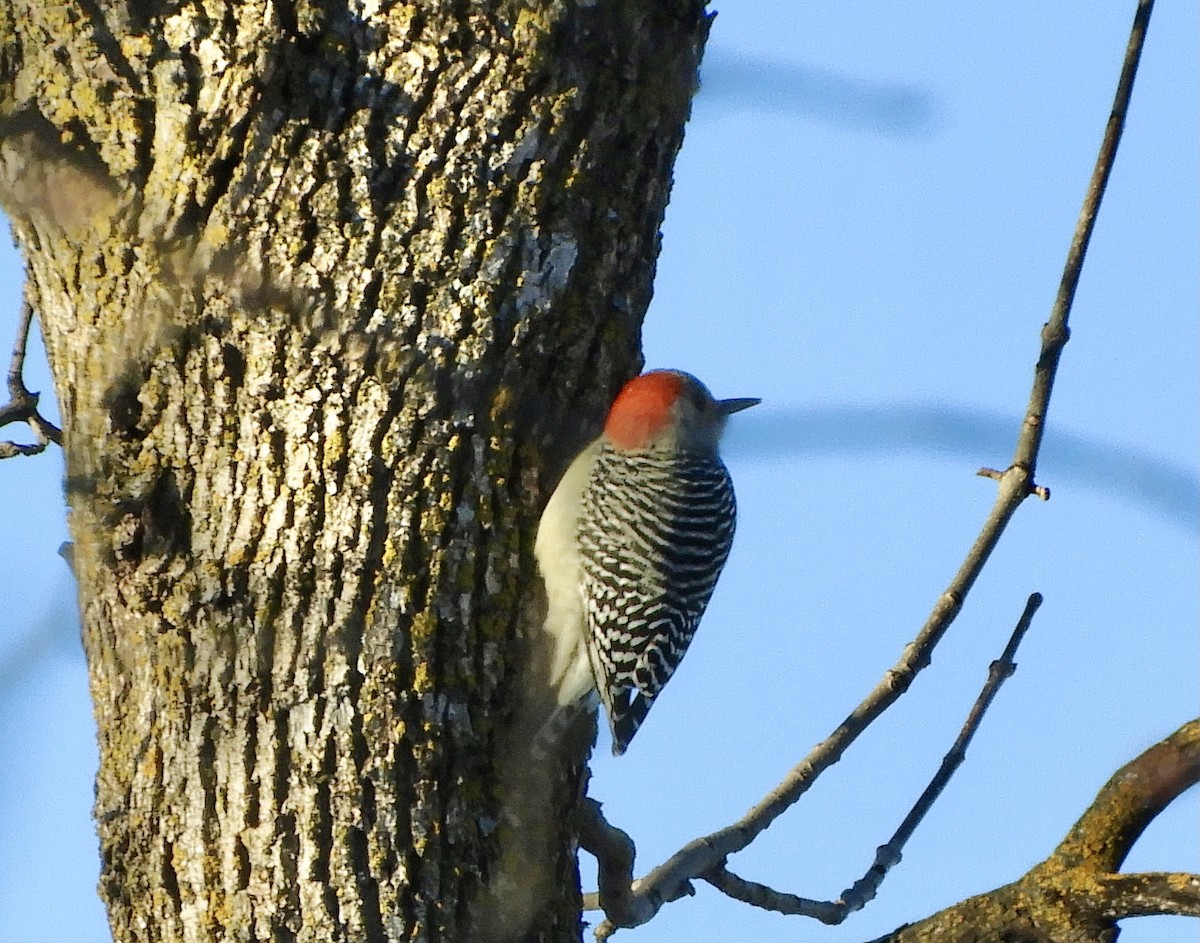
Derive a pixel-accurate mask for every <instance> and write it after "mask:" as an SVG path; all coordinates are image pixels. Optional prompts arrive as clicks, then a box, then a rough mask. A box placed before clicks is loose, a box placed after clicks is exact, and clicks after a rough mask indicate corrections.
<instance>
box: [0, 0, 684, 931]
mask: <svg viewBox="0 0 1200 943" xmlns="http://www.w3.org/2000/svg"><path fill="white" fill-rule="evenodd" d="M706 31H707V20H706V18H705V15H704V12H703V7H702V4H701V3H699V2H693V0H674V2H663V0H611V2H605V3H600V4H593V5H586V4H576V3H567V2H522V3H515V2H485V0H478V2H470V0H461V2H457V3H449V2H443V3H436V2H424V3H410V4H394V3H389V2H386V0H385V2H361V3H352V4H349V5H343V4H338V3H332V2H318V0H314V2H301V3H290V2H287V0H283V2H276V3H270V2H262V3H260V2H247V3H232V2H227V0H205V2H203V3H201V2H188V0H185V2H183V3H178V2H171V3H165V2H153V0H146V2H137V3H134V2H126V3H106V4H90V3H80V2H67V3H63V4H53V5H51V4H44V3H43V2H42V0H5V2H3V3H0V200H2V202H3V205H4V208H5V210H6V211H7V212H8V214H9V216H10V219H11V221H12V225H13V229H14V232H15V233H16V235H17V238H18V240H19V241H20V244H21V247H22V249H23V250H24V253H25V258H26V261H27V267H28V286H27V296H28V298H29V300H30V302H31V303H32V305H33V306H34V308H35V310H36V311H37V312H38V314H39V315H40V317H41V321H42V325H43V331H44V335H45V341H46V346H47V349H48V351H49V354H50V360H51V365H52V368H53V371H54V375H55V382H56V389H57V393H58V397H59V401H60V404H61V408H62V414H63V421H64V445H65V449H66V455H67V467H68V482H67V487H68V493H69V499H70V506H71V528H72V534H73V537H74V541H75V550H74V565H75V569H76V574H77V576H78V580H79V601H80V608H81V612H82V617H83V633H84V642H85V647H86V651H87V658H88V664H89V669H90V675H91V687H92V694H93V697H94V701H95V710H96V718H97V723H98V726H99V737H100V771H99V775H98V778H97V795H96V817H97V821H98V823H99V834H100V844H101V856H102V876H101V893H102V895H103V897H104V900H105V902H106V904H107V907H108V911H109V915H110V922H111V926H112V930H113V935H114V938H115V939H116V940H118V941H121V943H126V941H142V940H147V941H149V940H156V941H157V940H163V941H175V940H187V941H199V940H225V939H230V940H232V939H237V940H293V939H296V940H320V941H333V940H354V941H377V940H379V941H381V940H389V941H390V940H435V939H444V940H464V941H465V940H472V941H487V940H497V941H499V940H517V939H530V940H533V939H544V940H573V939H578V938H579V935H580V924H579V889H578V876H577V873H576V865H575V857H574V846H573V834H574V827H573V825H572V813H573V810H574V809H575V806H576V804H577V801H578V793H579V778H580V770H581V769H582V765H581V763H579V762H574V763H572V764H571V765H570V766H568V767H563V768H560V767H557V766H556V767H553V768H549V769H538V768H537V767H536V765H535V764H533V765H531V761H530V758H529V756H528V755H527V753H526V751H525V750H524V748H523V745H524V743H525V729H526V728H527V727H528V726H529V725H530V724H531V723H532V722H533V720H534V719H536V717H535V716H534V717H533V719H531V716H533V715H536V713H537V710H538V709H539V708H537V707H536V706H535V707H529V706H528V705H530V704H533V705H537V704H538V702H539V700H540V697H539V696H540V695H543V694H544V692H543V691H542V690H541V689H540V687H539V676H538V674H537V672H536V671H530V670H527V668H528V665H530V664H531V663H533V661H534V660H535V656H536V655H537V654H538V646H537V645H536V644H534V643H536V639H537V633H536V628H535V627H536V624H537V621H538V614H537V609H538V605H539V604H540V603H539V602H538V594H539V592H540V590H539V588H538V587H539V586H540V582H539V581H538V579H537V578H536V576H535V568H534V566H533V562H532V553H531V548H532V538H533V533H534V527H535V524H536V521H537V514H538V509H539V507H540V505H541V501H542V500H543V499H544V497H545V496H546V495H547V494H548V491H549V488H551V487H552V486H553V484H554V482H555V480H556V478H557V475H558V474H559V472H560V471H561V469H562V468H563V467H565V463H566V461H567V460H568V459H569V457H570V453H571V452H572V451H573V449H574V448H575V447H576V446H577V445H578V444H579V443H580V442H581V441H582V440H583V439H585V438H587V437H588V436H589V435H591V434H593V433H594V430H595V427H596V423H597V422H598V420H599V417H600V415H601V412H602V410H603V408H604V407H605V405H606V404H607V402H608V400H609V399H610V397H611V394H612V393H613V391H614V390H615V389H616V388H617V386H618V385H619V383H620V382H621V381H622V380H623V379H625V378H626V377H627V376H629V375H630V374H631V373H633V372H635V368H636V367H637V361H638V340H639V328H640V322H641V318H642V315H643V313H644V311H645V308H646V305H647V303H648V301H649V298H650V293H651V282H652V277H653V270H654V260H655V257H656V254H657V252H658V239H659V237H658V227H659V224H660V222H661V219H662V215H663V210H664V207H665V204H666V200H667V194H668V190H669V186H670V171H671V164H672V161H673V159H674V156H675V153H676V151H677V149H678V147H679V144H680V141H681V137H682V128H683V123H684V120H685V118H686V115H687V110H688V103H689V100H690V96H691V93H692V91H693V86H694V80H695V73H696V68H697V65H698V61H699V57H700V52H701V49H702V46H703V42H704V38H705V35H706ZM575 759H576V760H578V759H579V758H578V757H577V758H575Z"/></svg>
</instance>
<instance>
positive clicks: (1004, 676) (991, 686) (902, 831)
mask: <svg viewBox="0 0 1200 943" xmlns="http://www.w3.org/2000/svg"><path fill="white" fill-rule="evenodd" d="M1041 604H1042V594H1041V593H1033V594H1031V595H1030V597H1029V599H1028V600H1027V601H1026V603H1025V611H1024V612H1022V613H1021V617H1020V619H1018V620H1017V626H1016V628H1015V629H1013V633H1012V636H1011V637H1010V638H1009V640H1008V644H1007V645H1006V646H1004V651H1003V652H1002V653H1001V655H1000V657H999V658H998V659H996V660H995V661H993V662H992V664H991V666H990V668H989V670H988V677H987V681H986V682H985V683H984V685H983V690H982V691H980V692H979V697H978V698H976V700H975V703H974V705H973V706H972V707H971V712H970V713H969V714H968V715H967V719H966V721H965V722H964V723H963V727H962V730H961V731H960V732H959V734H958V738H957V739H956V740H955V741H954V744H953V746H951V747H950V750H949V752H948V753H947V754H946V755H945V757H944V758H943V759H942V765H941V767H940V768H939V769H938V771H937V773H936V774H935V775H934V777H933V779H932V780H931V781H930V783H929V785H928V786H926V787H925V791H924V792H923V793H921V797H920V798H919V799H918V800H917V802H916V804H915V805H914V806H913V808H912V811H910V812H909V813H908V815H906V816H905V817H904V821H903V822H901V823H900V827H899V828H898V829H896V834H895V835H893V836H892V837H891V840H890V841H888V843H887V844H886V845H883V846H882V847H880V849H879V851H878V853H877V854H876V857H875V864H874V865H873V866H872V867H871V869H870V870H869V871H868V872H867V873H866V874H865V875H863V877H862V879H861V880H859V881H857V882H856V883H855V884H854V886H853V887H850V888H848V889H847V890H845V891H843V892H842V901H843V902H844V905H845V909H846V913H847V915H849V914H850V913H853V912H854V911H856V910H861V909H862V908H863V907H864V906H865V905H866V904H867V902H868V901H870V900H873V899H874V897H875V894H876V893H877V892H878V890H879V885H880V884H882V883H883V879H884V877H886V876H887V873H888V871H889V870H890V869H891V868H892V866H893V865H895V864H897V863H898V862H899V861H900V858H901V853H902V852H903V851H904V846H905V845H906V844H907V843H908V840H909V839H910V838H911V837H912V835H913V832H915V831H916V830H917V826H918V825H920V824H921V820H922V819H924V818H925V815H926V813H927V812H928V811H929V810H930V809H931V808H933V804H934V802H936V801H937V799H938V796H940V795H941V794H942V790H944V789H945V788H946V784H947V783H949V782H950V777H952V776H953V775H954V774H955V772H957V771H958V768H959V767H960V766H962V764H963V760H965V759H966V756H967V747H968V746H970V744H971V740H972V739H974V737H975V733H976V731H978V730H979V725H980V724H981V723H982V722H983V715H984V714H986V713H987V710H988V708H989V707H991V706H992V701H993V700H994V699H995V697H996V694H997V692H998V691H999V690H1000V686H1001V685H1002V684H1004V682H1005V681H1007V680H1008V679H1009V678H1011V677H1012V676H1013V674H1014V673H1015V672H1016V670H1017V663H1016V661H1014V658H1015V657H1016V654H1017V648H1018V647H1019V646H1020V644H1021V640H1022V639H1024V638H1025V633H1026V632H1028V631H1029V626H1030V625H1031V624H1032V622H1033V616H1034V613H1036V612H1037V611H1038V608H1039V607H1040V606H1041Z"/></svg>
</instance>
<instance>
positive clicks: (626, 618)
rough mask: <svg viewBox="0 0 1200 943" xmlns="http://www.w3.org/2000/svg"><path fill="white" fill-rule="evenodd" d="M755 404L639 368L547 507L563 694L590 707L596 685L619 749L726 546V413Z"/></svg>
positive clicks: (729, 510) (552, 616) (699, 605)
mask: <svg viewBox="0 0 1200 943" xmlns="http://www.w3.org/2000/svg"><path fill="white" fill-rule="evenodd" d="M759 402H760V400H758V399H725V400H715V399H713V397H712V394H711V393H709V391H708V388H707V387H706V386H705V385H704V384H703V383H701V382H700V381H699V380H697V379H696V378H695V377H694V376H692V375H690V374H687V373H683V372H682V371H679V370H654V371H651V372H649V373H645V374H643V375H641V376H639V377H635V378H634V379H632V380H630V381H629V382H628V383H626V384H625V386H624V387H623V388H622V389H621V391H620V393H618V394H617V398H616V400H615V401H614V402H613V404H612V408H611V409H610V410H609V413H608V418H607V420H606V421H605V424H604V432H603V434H602V435H600V436H599V438H597V439H595V440H594V441H593V442H591V443H590V444H589V445H588V446H587V447H586V448H585V449H584V450H583V451H582V452H581V453H580V454H579V455H578V457H576V459H575V460H574V461H573V462H572V463H571V465H570V467H568V469H567V471H566V474H564V475H563V478H562V481H561V482H559V485H558V487H557V488H556V489H555V491H554V494H553V495H551V497H550V501H549V503H548V504H547V505H546V509H545V511H544V512H543V513H542V518H541V522H540V523H539V525H538V533H537V540H536V544H535V548H534V553H535V556H536V557H537V561H538V568H539V570H540V571H541V574H542V579H543V580H544V582H545V585H546V597H547V616H546V630H547V631H548V632H549V633H550V634H551V635H552V637H553V638H554V644H555V657H554V664H553V667H552V683H553V684H554V685H555V686H556V687H557V696H558V704H559V706H560V709H563V710H568V711H570V709H571V708H572V707H574V709H575V710H578V709H579V708H590V707H594V706H595V703H596V695H597V694H598V695H599V700H600V701H601V702H602V703H603V704H604V707H605V710H606V712H607V714H608V722H609V726H610V728H611V730H612V739H613V747H612V749H613V755H614V756H620V755H621V754H622V753H624V752H625V749H626V747H628V746H629V741H630V740H631V739H632V738H633V735H634V734H635V733H636V732H637V729H638V727H640V726H641V724H642V721H643V720H645V718H646V713H647V712H648V711H649V710H650V705H651V704H653V703H654V699H655V698H656V697H657V696H658V694H659V692H660V691H661V690H662V688H663V685H665V684H666V683H667V680H668V679H669V678H670V677H671V674H672V673H673V672H674V671H675V668H676V667H677V666H678V665H679V661H680V659H682V658H683V654H684V652H685V651H687V647H688V645H689V644H690V642H691V641H692V636H693V635H694V634H695V632H696V627H697V625H699V623H700V617H701V616H702V615H704V609H705V607H706V606H707V605H708V600H709V599H710V598H711V596H712V593H713V588H714V587H715V586H716V584H717V577H718V576H720V574H721V568H722V567H723V566H724V565H725V560H726V558H727V557H728V556H729V548H730V545H731V544H732V543H733V531H734V521H735V517H736V504H735V501H734V496H733V483H732V482H731V481H730V479H729V472H728V471H727V470H726V469H725V465H724V464H723V463H722V461H721V457H720V455H719V454H718V450H717V447H718V443H719V442H720V439H721V433H722V432H723V431H724V429H725V421H726V420H727V419H728V417H729V416H730V415H731V414H733V413H736V412H739V411H740V410H743V409H746V408H748V407H750V406H754V405H756V404H757V403H759ZM563 710H560V711H559V712H558V714H559V715H561V714H562V712H563ZM569 716H573V713H572V714H570V715H569ZM561 722H562V719H561V717H560V718H559V721H558V723H559V724H560V725H561ZM555 723H556V720H555V719H554V718H552V719H551V721H550V723H549V724H547V727H546V728H544V729H550V728H551V727H552V726H553V725H555ZM560 732H561V726H560Z"/></svg>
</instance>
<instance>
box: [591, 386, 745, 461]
mask: <svg viewBox="0 0 1200 943" xmlns="http://www.w3.org/2000/svg"><path fill="white" fill-rule="evenodd" d="M760 402H762V401H761V400H758V399H713V397H712V394H711V393H710V392H708V387H706V386H705V385H704V384H703V383H701V382H700V381H699V380H697V379H696V378H695V377H694V376H692V375H691V374H690V373H684V372H683V371H682V370H652V371H650V372H649V373H643V374H642V375H641V376H640V377H634V378H633V379H632V380H630V381H629V382H628V383H626V384H625V385H624V386H623V387H622V388H621V392H620V393H618V394H617V398H616V400H614V402H613V404H612V408H611V409H610V410H609V411H608V419H607V420H606V421H605V423H604V437H605V439H607V440H608V442H610V443H611V444H612V446H613V448H616V449H619V450H621V451H623V452H645V451H651V450H664V451H669V450H686V451H699V452H716V450H717V443H718V442H719V441H720V439H721V433H722V432H723V431H724V430H725V420H726V419H728V418H729V416H730V415H732V414H733V413H736V412H738V411H740V410H743V409H747V408H748V407H750V406H755V405H757V404H758V403H760Z"/></svg>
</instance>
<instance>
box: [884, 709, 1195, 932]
mask: <svg viewBox="0 0 1200 943" xmlns="http://www.w3.org/2000/svg"><path fill="white" fill-rule="evenodd" d="M1197 782H1200V719H1198V720H1191V721H1188V722H1187V723H1185V724H1184V725H1183V726H1181V727H1180V728H1179V729H1178V730H1176V731H1175V732H1174V733H1173V734H1171V735H1170V736H1169V737H1167V738H1166V739H1165V740H1162V741H1160V742H1159V743H1156V744H1155V745H1154V746H1152V747H1150V748H1149V749H1148V750H1146V751H1145V752H1144V753H1142V754H1141V756H1139V757H1137V758H1136V759H1135V760H1133V761H1132V762H1130V763H1127V764H1126V765H1125V766H1123V767H1121V769H1119V770H1117V772H1116V773H1115V774H1113V776H1112V778H1111V779H1109V781H1108V782H1107V783H1106V784H1105V785H1104V786H1103V787H1102V788H1101V789H1100V791H1099V793H1098V794H1097V796H1096V798H1095V799H1094V800H1093V802H1092V804H1091V806H1089V807H1088V809H1087V811H1085V812H1084V813H1083V815H1082V816H1081V817H1080V819H1079V821H1078V822H1077V823H1076V824H1075V826H1074V827H1073V828H1072V829H1071V831H1070V832H1069V833H1068V835H1067V837H1066V838H1065V839H1064V840H1063V841H1062V842H1061V843H1060V844H1059V846H1058V847H1057V848H1056V849H1055V850H1054V852H1053V854H1051V855H1050V857H1049V858H1047V859H1046V860H1045V861H1043V862H1041V863H1040V864H1038V865H1036V866H1034V867H1033V868H1031V869H1030V870H1029V871H1028V872H1026V873H1025V874H1024V875H1023V876H1022V877H1020V878H1019V879H1018V880H1016V881H1014V882H1013V883H1011V884H1006V885H1004V886H1003V887H998V888H996V889H995V890H992V891H989V892H987V893H986V894H980V895H977V896H975V897H971V898H968V899H967V900H964V901H961V902H959V903H957V904H955V905H953V906H952V907H948V908H946V909H945V910H943V911H940V912H939V913H936V914H934V915H933V916H931V917H927V918H925V919H924V920H920V921H917V922H916V923H913V924H909V925H908V926H904V927H900V928H899V929H897V930H895V931H893V932H892V933H890V934H888V935H887V936H886V937H882V938H880V940H879V941H876V943H884V941H886V943H927V941H931V940H944V939H956V940H964V941H965V940H980V941H982V940H999V939H1006V940H1039V941H1040V940H1054V941H1063V943H1074V941H1094V940H1109V939H1113V938H1114V933H1115V929H1116V926H1115V925H1116V921H1118V920H1122V919H1124V918H1126V917H1139V916H1147V915H1149V914H1171V915H1180V916H1200V875H1197V874H1183V873H1159V872H1152V873H1147V874H1117V873H1115V869H1116V867H1118V866H1119V865H1120V861H1121V859H1123V858H1124V855H1125V853H1126V852H1127V851H1128V850H1129V848H1130V847H1131V846H1132V844H1133V842H1134V841H1135V840H1136V839H1137V837H1138V836H1139V835H1140V834H1141V832H1142V830H1143V829H1145V827H1146V826H1147V825H1148V824H1149V823H1150V822H1151V820H1153V818H1154V817H1155V816H1156V815H1158V813H1159V812H1161V811H1162V810H1163V809H1164V808H1166V806H1167V805H1168V804H1169V803H1170V802H1171V801H1172V800H1173V799H1175V798H1176V797H1177V796H1179V795H1180V793H1182V792H1183V791H1184V790H1185V789H1187V788H1189V787H1190V786H1193V785H1195V784H1196V783H1197ZM964 927H968V928H970V933H969V934H968V935H963V934H962V933H961V932H960V931H961V930H962V928H964Z"/></svg>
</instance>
